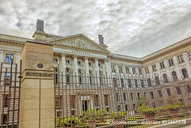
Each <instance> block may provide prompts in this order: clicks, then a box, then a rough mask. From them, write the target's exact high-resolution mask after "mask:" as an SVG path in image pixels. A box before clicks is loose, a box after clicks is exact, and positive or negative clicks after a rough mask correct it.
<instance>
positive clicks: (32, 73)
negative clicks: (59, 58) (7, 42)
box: [19, 42, 55, 128]
mask: <svg viewBox="0 0 191 128" xmlns="http://www.w3.org/2000/svg"><path fill="white" fill-rule="evenodd" d="M42 49H43V50H42ZM21 57H22V60H23V61H22V74H23V76H22V77H23V78H22V83H21V90H20V91H21V92H20V98H21V99H20V115H19V118H20V120H19V121H20V122H19V128H54V127H55V126H54V120H55V115H54V80H53V78H54V74H53V47H52V46H49V45H45V44H37V43H34V42H27V43H26V44H25V46H24V48H23V50H22V53H21Z"/></svg>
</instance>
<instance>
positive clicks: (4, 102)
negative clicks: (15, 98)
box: [3, 95, 9, 107]
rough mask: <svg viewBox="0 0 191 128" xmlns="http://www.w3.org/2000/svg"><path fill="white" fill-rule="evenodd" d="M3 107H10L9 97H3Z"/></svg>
mask: <svg viewBox="0 0 191 128" xmlns="http://www.w3.org/2000/svg"><path fill="white" fill-rule="evenodd" d="M3 106H4V107H8V106H9V95H3Z"/></svg>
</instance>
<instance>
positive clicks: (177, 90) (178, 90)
mask: <svg viewBox="0 0 191 128" xmlns="http://www.w3.org/2000/svg"><path fill="white" fill-rule="evenodd" d="M176 92H177V94H178V95H180V94H181V91H180V87H178V86H177V87H176Z"/></svg>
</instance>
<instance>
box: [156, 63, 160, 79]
mask: <svg viewBox="0 0 191 128" xmlns="http://www.w3.org/2000/svg"><path fill="white" fill-rule="evenodd" d="M156 67H157V72H158V76H159V79H160V76H161V74H160V70H161V68H160V64H159V63H156Z"/></svg>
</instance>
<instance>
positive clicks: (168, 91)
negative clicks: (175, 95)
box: [166, 88, 171, 96]
mask: <svg viewBox="0 0 191 128" xmlns="http://www.w3.org/2000/svg"><path fill="white" fill-rule="evenodd" d="M166 92H167V95H168V96H171V93H170V89H169V88H167V89H166Z"/></svg>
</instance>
